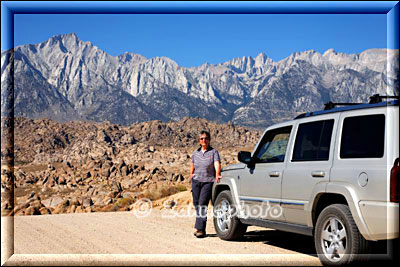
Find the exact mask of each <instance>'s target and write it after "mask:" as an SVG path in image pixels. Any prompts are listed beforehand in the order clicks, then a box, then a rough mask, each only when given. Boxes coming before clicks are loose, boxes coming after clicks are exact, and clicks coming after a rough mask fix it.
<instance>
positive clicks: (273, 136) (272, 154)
mask: <svg viewBox="0 0 400 267" xmlns="http://www.w3.org/2000/svg"><path fill="white" fill-rule="evenodd" d="M291 130H292V126H287V127H283V128H279V129H274V130H271V131H268V132H267V133H266V134H265V135H264V137H263V139H262V141H261V143H260V145H259V146H258V148H257V151H256V153H254V155H255V156H254V159H255V162H256V163H269V162H283V161H285V154H286V148H287V145H288V142H289V137H290V132H291Z"/></svg>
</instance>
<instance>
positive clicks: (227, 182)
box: [211, 177, 241, 210]
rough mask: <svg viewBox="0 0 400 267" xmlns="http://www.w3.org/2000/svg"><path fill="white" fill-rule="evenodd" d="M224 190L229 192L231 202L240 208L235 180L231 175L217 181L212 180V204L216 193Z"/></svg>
mask: <svg viewBox="0 0 400 267" xmlns="http://www.w3.org/2000/svg"><path fill="white" fill-rule="evenodd" d="M224 190H229V191H230V192H231V196H232V201H233V204H234V205H235V206H236V207H238V208H239V210H241V206H240V200H239V192H238V185H237V181H236V180H235V179H234V178H231V177H223V178H222V179H220V180H219V183H215V182H214V185H213V189H212V195H211V202H212V204H213V205H214V203H215V200H216V199H217V196H218V194H219V193H220V192H222V191H224Z"/></svg>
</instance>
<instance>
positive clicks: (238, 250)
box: [6, 209, 320, 265]
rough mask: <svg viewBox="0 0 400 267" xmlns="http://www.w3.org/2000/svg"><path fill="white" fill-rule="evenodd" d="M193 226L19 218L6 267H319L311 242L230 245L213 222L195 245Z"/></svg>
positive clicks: (129, 218)
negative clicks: (135, 266) (101, 266)
mask: <svg viewBox="0 0 400 267" xmlns="http://www.w3.org/2000/svg"><path fill="white" fill-rule="evenodd" d="M169 215H171V214H169ZM193 224H194V219H193V218H191V217H175V218H167V217H166V216H165V213H163V211H160V210H155V209H153V210H152V212H151V214H150V216H147V217H138V216H137V215H135V214H134V213H133V212H117V213H89V214H61V215H41V216H16V217H14V255H13V256H12V257H11V258H10V259H9V260H8V261H7V262H6V265H7V264H16V263H17V262H18V263H19V264H20V265H21V262H22V264H28V265H29V264H49V263H52V264H54V263H55V262H54V261H56V264H57V265H62V264H69V265H78V264H82V262H85V263H86V264H88V265H96V264H111V265H131V264H141V265H154V264H166V265H184V264H199V265H211V264H212V265H226V264H228V263H230V264H232V265H241V264H242V265H320V262H319V260H318V258H317V257H316V255H315V250H314V245H313V240H312V238H311V237H305V236H301V235H297V234H291V233H285V232H280V231H275V230H269V229H265V228H258V227H249V228H248V231H247V234H246V236H245V238H244V239H243V240H241V241H236V242H227V241H222V240H220V239H219V238H218V237H217V236H216V234H215V230H214V227H213V224H212V220H209V223H208V225H207V234H208V236H207V237H206V238H202V239H197V238H195V237H194V236H193V234H192V232H193ZM18 254H21V255H18ZM27 254H35V255H27ZM43 254H58V255H43ZM72 254H79V255H72ZM94 254H97V255H94ZM98 254H113V255H98ZM116 254H117V255H116ZM194 254H196V255H194Z"/></svg>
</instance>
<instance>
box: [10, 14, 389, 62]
mask: <svg viewBox="0 0 400 267" xmlns="http://www.w3.org/2000/svg"><path fill="white" fill-rule="evenodd" d="M386 24H387V21H386V15H385V14H358V15H357V14H341V15H339V14H324V15H322V14H307V15H303V14H236V15H235V14H224V15H223V14H204V15H203V14H187V15H185V14H177V15H174V14H154V15H153V14H104V15H100V14H91V15H89V14H87V15H86V14H16V15H15V16H14V44H15V46H18V45H23V44H35V43H40V42H43V41H46V40H47V39H49V38H50V37H51V36H53V35H58V34H65V33H71V32H74V33H76V34H77V35H78V37H79V38H80V39H81V40H83V41H90V42H92V43H93V44H94V45H96V46H98V47H99V48H100V49H102V50H104V51H106V52H107V53H109V54H111V55H113V56H116V55H119V54H122V53H124V52H133V53H137V54H141V55H144V56H146V57H148V58H151V57H155V56H166V57H169V58H171V59H173V60H175V61H176V62H177V63H178V64H179V65H181V66H185V67H191V66H199V65H201V64H203V63H205V62H208V63H212V64H216V63H220V62H224V61H228V60H231V59H232V58H235V57H242V56H252V57H255V56H257V55H258V54H259V53H261V52H264V53H265V54H266V55H267V56H268V57H270V58H272V59H273V60H275V61H277V60H281V59H283V58H285V57H288V56H289V55H290V54H291V53H294V52H300V51H305V50H310V49H314V50H316V51H318V52H320V53H323V52H325V51H326V50H328V49H330V48H333V49H335V50H336V51H337V52H345V53H360V52H362V51H364V50H365V49H369V48H386V46H387V45H386V44H387V38H386V35H387V29H386V27H387V26H386Z"/></svg>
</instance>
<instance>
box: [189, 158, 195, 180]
mask: <svg viewBox="0 0 400 267" xmlns="http://www.w3.org/2000/svg"><path fill="white" fill-rule="evenodd" d="M193 174H194V164H193V162H192V163H190V176H189V179H190V181H192V179H193Z"/></svg>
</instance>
